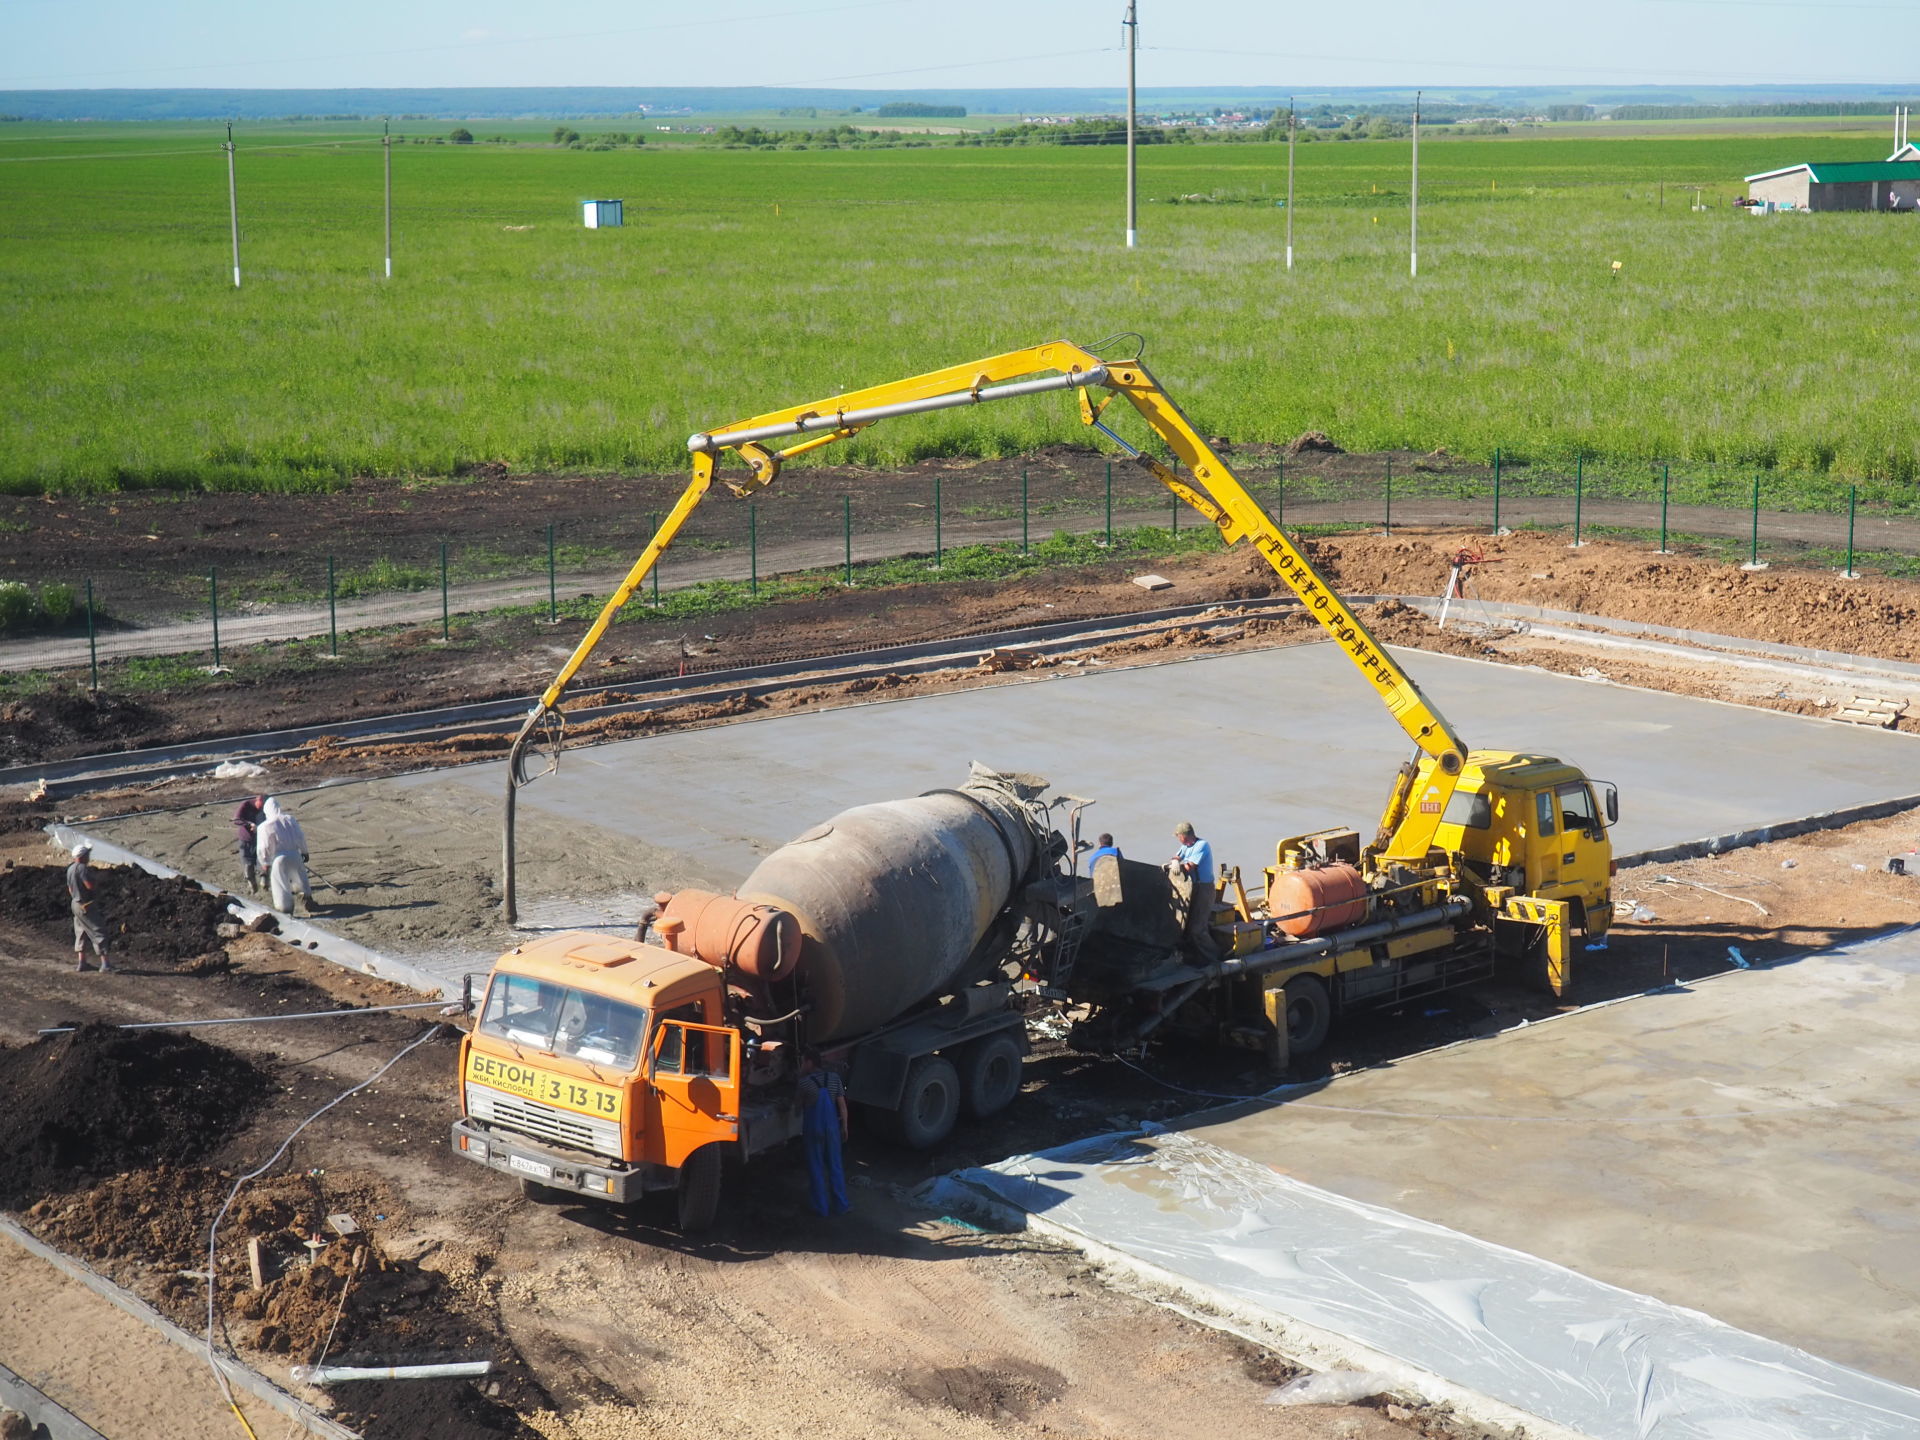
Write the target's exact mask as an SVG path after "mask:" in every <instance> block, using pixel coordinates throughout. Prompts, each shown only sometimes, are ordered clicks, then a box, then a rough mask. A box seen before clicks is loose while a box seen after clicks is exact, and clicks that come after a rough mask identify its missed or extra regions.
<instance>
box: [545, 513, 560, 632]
mask: <svg viewBox="0 0 1920 1440" xmlns="http://www.w3.org/2000/svg"><path fill="white" fill-rule="evenodd" d="M547 623H548V624H549V625H558V624H559V623H560V579H559V575H558V573H557V571H556V570H555V568H554V557H553V526H552V525H551V524H549V525H548V526H547Z"/></svg>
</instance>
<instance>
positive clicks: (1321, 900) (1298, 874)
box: [1267, 864, 1367, 940]
mask: <svg viewBox="0 0 1920 1440" xmlns="http://www.w3.org/2000/svg"><path fill="white" fill-rule="evenodd" d="M1267 913H1268V914H1269V915H1272V916H1273V917H1274V918H1275V919H1276V920H1278V921H1279V924H1280V928H1281V929H1282V930H1284V931H1286V932H1287V934H1289V935H1291V936H1293V937H1294V939H1296V940H1305V939H1308V938H1310V937H1311V936H1314V935H1324V934H1326V933H1327V932H1328V931H1329V930H1338V929H1340V928H1341V927H1342V926H1346V925H1353V924H1357V923H1358V922H1359V921H1361V920H1364V919H1366V916H1367V882H1366V880H1365V879H1364V878H1363V877H1362V876H1361V874H1360V872H1359V871H1358V870H1356V869H1354V868H1353V866H1351V865H1347V864H1336V865H1317V866H1314V867H1313V868H1311V869H1307V870H1282V871H1280V872H1279V873H1278V874H1276V875H1275V876H1274V877H1273V883H1272V885H1270V886H1269V887H1268V889H1267Z"/></svg>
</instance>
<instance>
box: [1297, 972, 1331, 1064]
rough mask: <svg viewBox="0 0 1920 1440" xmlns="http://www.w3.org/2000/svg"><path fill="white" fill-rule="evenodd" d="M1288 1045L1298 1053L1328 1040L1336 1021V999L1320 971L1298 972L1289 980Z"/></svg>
mask: <svg viewBox="0 0 1920 1440" xmlns="http://www.w3.org/2000/svg"><path fill="white" fill-rule="evenodd" d="M1286 994H1287V1048H1288V1049H1289V1050H1290V1051H1291V1052H1292V1053H1293V1054H1295V1055H1311V1054H1312V1053H1313V1052H1314V1051H1316V1050H1318V1049H1319V1048H1320V1047H1321V1046H1322V1045H1324V1044H1326V1043H1327V1030H1328V1029H1329V1028H1330V1027H1331V1026H1332V1024H1333V1002H1332V1000H1330V999H1329V998H1328V996H1327V982H1326V981H1324V980H1322V979H1321V978H1320V977H1319V976H1318V975H1296V976H1294V977H1293V979H1291V980H1289V981H1287V986H1286Z"/></svg>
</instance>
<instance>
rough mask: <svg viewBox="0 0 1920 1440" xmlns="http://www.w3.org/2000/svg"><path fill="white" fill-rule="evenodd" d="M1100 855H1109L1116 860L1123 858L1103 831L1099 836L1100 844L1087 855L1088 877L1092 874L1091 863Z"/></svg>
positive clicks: (1110, 837)
mask: <svg viewBox="0 0 1920 1440" xmlns="http://www.w3.org/2000/svg"><path fill="white" fill-rule="evenodd" d="M1102 855H1111V856H1113V858H1114V859H1116V860H1119V859H1123V858H1124V857H1123V856H1122V855H1121V854H1120V847H1119V846H1118V845H1116V844H1114V843H1113V836H1111V835H1109V834H1107V833H1106V832H1105V831H1102V832H1101V834H1100V843H1099V844H1098V845H1097V846H1095V847H1094V849H1093V850H1091V851H1090V852H1089V853H1088V855H1087V873H1088V874H1089V875H1091V874H1092V873H1093V862H1094V861H1096V860H1098V859H1099V858H1100V857H1101V856H1102Z"/></svg>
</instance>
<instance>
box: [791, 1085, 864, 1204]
mask: <svg viewBox="0 0 1920 1440" xmlns="http://www.w3.org/2000/svg"><path fill="white" fill-rule="evenodd" d="M799 1099H800V1114H801V1132H800V1133H801V1139H802V1141H803V1142H804V1143H805V1145H806V1147H807V1183H808V1185H809V1186H810V1187H811V1189H812V1192H813V1210H814V1213H815V1214H816V1215H844V1214H846V1213H847V1211H849V1210H851V1209H852V1208H853V1205H852V1202H851V1201H849V1200H848V1199H847V1177H846V1174H845V1172H844V1171H842V1170H841V1168H840V1142H841V1141H843V1140H845V1139H846V1138H847V1087H846V1083H845V1082H844V1081H843V1080H841V1078H840V1076H839V1074H838V1073H837V1072H835V1071H834V1070H833V1069H831V1068H830V1067H828V1066H826V1065H824V1064H822V1063H821V1060H820V1055H819V1052H817V1051H813V1050H809V1051H807V1052H806V1054H805V1055H803V1056H802V1057H801V1059H800V1095H799Z"/></svg>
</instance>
